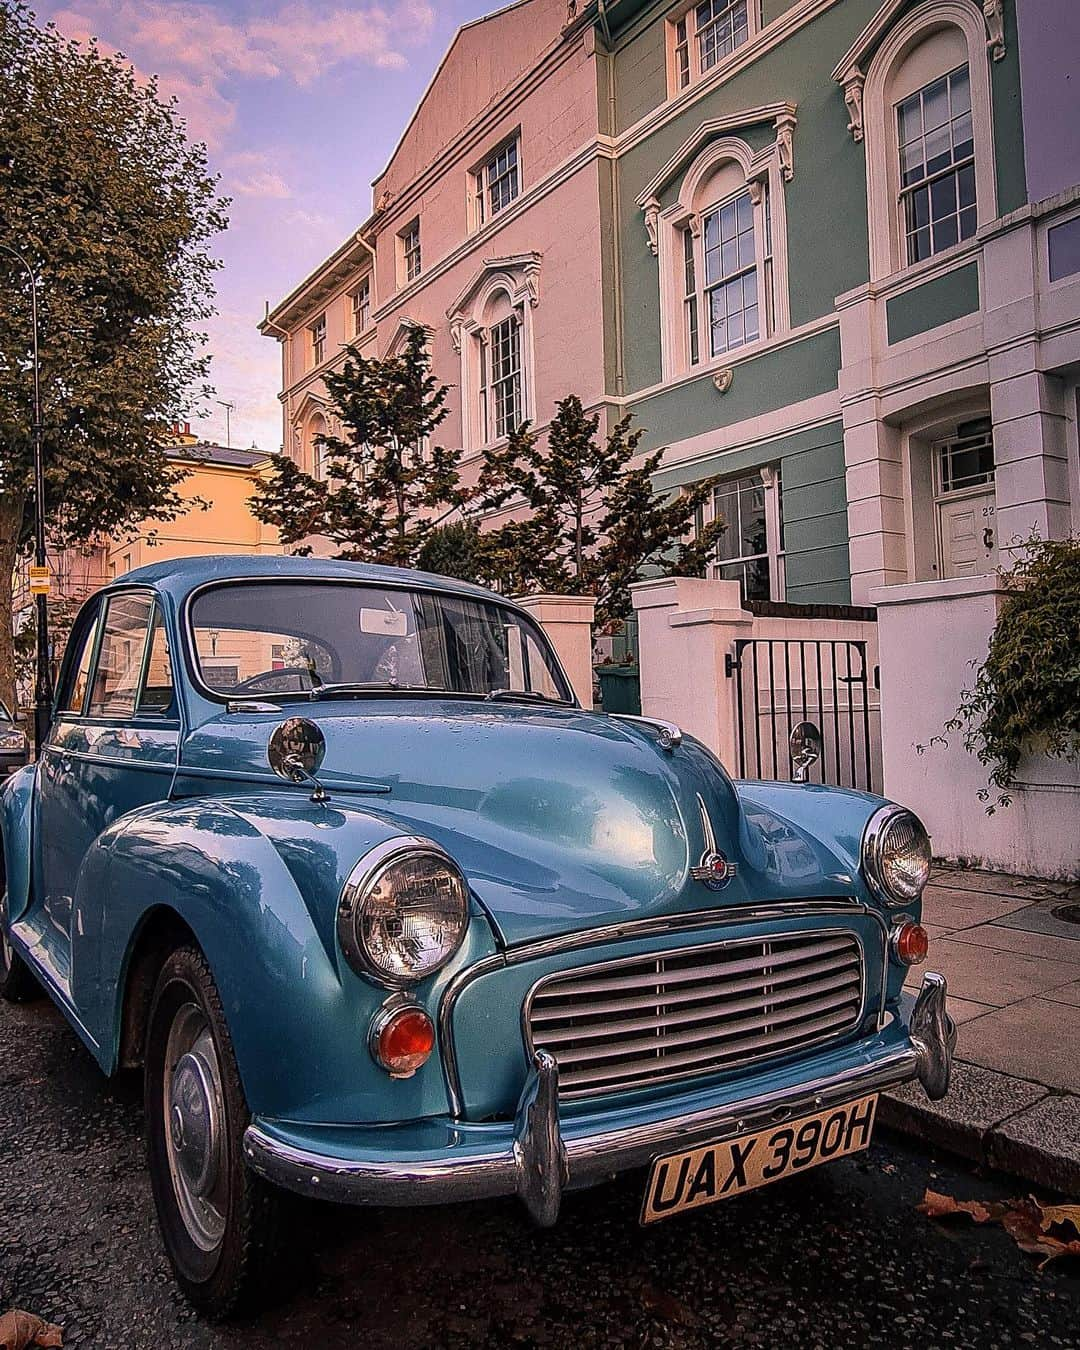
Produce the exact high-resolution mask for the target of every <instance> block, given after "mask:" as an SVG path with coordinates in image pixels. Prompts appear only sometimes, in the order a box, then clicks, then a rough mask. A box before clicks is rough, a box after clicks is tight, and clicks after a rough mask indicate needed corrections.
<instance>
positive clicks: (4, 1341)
mask: <svg viewBox="0 0 1080 1350" xmlns="http://www.w3.org/2000/svg"><path fill="white" fill-rule="evenodd" d="M63 1344H64V1333H63V1332H62V1331H61V1330H60V1328H59V1327H58V1326H55V1325H54V1324H53V1323H52V1322H43V1321H42V1320H41V1318H40V1317H35V1316H34V1314H33V1313H28V1312H23V1311H22V1310H21V1309H19V1308H13V1309H12V1311H11V1312H6V1313H3V1314H2V1315H0V1350H27V1347H28V1346H31V1345H38V1346H57V1345H61V1346H62V1345H63Z"/></svg>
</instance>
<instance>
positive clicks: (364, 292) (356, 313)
mask: <svg viewBox="0 0 1080 1350" xmlns="http://www.w3.org/2000/svg"><path fill="white" fill-rule="evenodd" d="M361 296H364V297H365V301H364V303H363V304H361V303H360V297H361ZM371 299H372V296H371V273H370V272H368V273H367V274H366V276H362V277H361V278H360V280H359V281H358V282H357V283H356V285H355V286H354V287H353V288H352V290H351V291H350V292H349V306H350V310H351V314H352V335H353V337H354V338H358V337H363V335H364V334H365V333H366V332H367V331H368V330H369V329H370V327H371ZM362 314H366V316H367V319H366V322H364V323H360V322H359V320H360V316H361V315H362Z"/></svg>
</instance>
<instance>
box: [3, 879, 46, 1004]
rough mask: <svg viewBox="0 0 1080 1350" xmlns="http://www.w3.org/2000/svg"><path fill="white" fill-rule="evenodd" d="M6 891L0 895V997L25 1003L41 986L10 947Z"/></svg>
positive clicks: (10, 1001)
mask: <svg viewBox="0 0 1080 1350" xmlns="http://www.w3.org/2000/svg"><path fill="white" fill-rule="evenodd" d="M7 925H8V913H7V891H4V892H3V894H2V895H0V998H4V999H6V1000H7V1001H8V1003H27V1002H29V1000H30V999H32V998H37V996H38V995H39V994H40V993H41V986H40V985H39V984H38V982H37V980H35V979H34V977H33V975H31V973H30V967H29V966H28V965H27V964H26V962H25V961H24V960H23V959H22V957H21V956H19V955H18V954H17V953H16V951H15V949H14V948H13V947H12V945H11V942H10V940H9V938H8V933H7Z"/></svg>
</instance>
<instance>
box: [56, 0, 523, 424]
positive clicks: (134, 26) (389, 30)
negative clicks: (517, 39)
mask: <svg viewBox="0 0 1080 1350" xmlns="http://www.w3.org/2000/svg"><path fill="white" fill-rule="evenodd" d="M496 8H498V3H497V0H450V2H449V3H438V4H428V3H426V0H382V3H359V4H356V3H347V2H346V3H341V4H336V3H334V0H328V3H325V4H323V5H321V6H316V5H315V4H312V3H304V2H303V0H301V2H300V3H289V0H262V2H261V3H243V2H242V0H228V2H227V3H226V2H224V0H223V2H222V3H159V4H154V3H149V2H144V3H139V0H70V2H69V3H67V4H38V5H37V14H38V19H39V21H41V22H44V21H45V20H47V19H51V20H52V21H53V22H54V23H56V25H57V27H58V28H59V29H60V31H61V32H62V33H64V34H65V35H67V36H69V37H76V38H85V37H87V36H90V35H93V36H96V37H97V38H98V39H99V40H100V42H101V44H102V46H103V47H106V48H114V49H117V50H119V51H122V52H123V53H124V54H125V55H126V56H129V57H130V58H131V60H132V61H133V62H134V64H135V65H136V67H137V68H138V69H139V71H140V72H142V73H144V74H147V75H149V74H152V73H153V74H157V75H158V76H159V77H160V82H161V87H162V89H163V90H164V91H165V92H166V93H169V94H175V95H176V97H177V99H178V100H179V105H180V111H181V113H182V114H183V115H184V116H185V117H186V118H187V121H188V126H189V131H190V132H191V134H192V136H193V137H194V138H197V139H199V140H204V141H205V142H206V143H207V146H208V149H209V153H210V160H211V164H212V165H213V167H214V169H215V170H216V171H217V172H218V173H220V174H221V178H222V190H223V191H224V193H225V194H226V195H227V196H230V197H232V198H233V206H232V209H231V211H230V217H231V225H230V228H229V230H228V233H227V234H225V235H224V236H222V237H221V238H220V239H219V241H218V253H219V256H220V257H221V258H222V260H223V261H224V268H223V269H222V271H221V272H219V273H218V310H219V314H218V317H217V319H216V320H215V322H214V324H213V327H212V330H211V338H210V348H211V352H212V354H213V383H214V384H215V386H216V388H217V397H218V398H220V399H225V400H228V401H229V402H232V403H235V405H236V407H235V410H234V412H233V413H232V442H233V444H234V445H244V446H248V445H251V444H252V442H253V441H254V442H255V443H256V444H257V445H258V446H259V448H260V449H263V450H276V449H277V448H278V446H279V445H280V443H281V418H280V411H279V404H278V401H277V397H276V395H277V392H278V387H279V382H280V366H279V360H278V346H277V344H276V343H275V342H271V341H270V340H269V339H268V338H264V337H260V335H259V334H258V332H257V331H256V327H255V326H256V324H257V323H258V321H259V319H261V318H262V314H263V306H264V301H266V300H269V301H270V303H271V305H273V304H274V303H275V302H276V301H277V300H279V299H281V297H282V296H283V295H285V294H286V293H287V292H288V291H289V290H290V289H291V288H292V287H293V286H294V285H295V284H296V283H297V282H298V281H299V280H301V279H302V277H304V276H305V275H306V274H307V273H308V272H309V271H310V270H311V269H312V268H313V267H314V266H315V265H316V264H317V263H318V262H319V261H320V260H321V259H322V258H324V257H325V256H326V255H327V253H329V252H330V250H331V249H332V248H333V247H334V246H335V245H336V244H338V243H340V242H341V240H342V239H343V238H344V237H345V235H346V234H347V233H348V232H349V230H351V229H355V228H356V226H357V225H358V224H359V223H360V222H361V221H362V220H363V219H364V218H365V217H366V216H367V214H368V213H369V211H370V208H371V180H372V178H374V176H375V175H376V173H378V172H379V170H380V169H381V168H382V167H383V165H384V164H385V162H386V160H387V158H388V157H389V155H390V152H391V151H392V150H393V147H394V145H395V143H396V142H397V139H398V136H399V135H400V133H401V131H402V130H403V128H404V126H405V123H406V122H407V120H408V118H409V116H410V114H411V112H412V109H413V108H414V106H415V104H416V102H417V100H418V99H419V97H420V95H421V94H422V93H423V91H424V88H425V87H426V85H427V83H428V81H429V80H430V78H431V75H432V73H433V72H434V70H435V67H436V65H437V64H438V62H439V60H440V58H441V56H442V54H443V51H444V50H445V49H446V46H447V45H448V43H449V42H450V39H451V38H452V37H453V34H454V31H455V30H456V29H457V27H458V26H459V25H460V24H462V23H465V22H467V21H468V20H469V19H473V18H476V17H477V16H478V15H480V14H483V13H486V12H488V11H490V10H493V9H496ZM192 429H193V430H198V432H199V433H200V434H201V435H203V436H204V437H206V438H207V439H211V440H222V441H223V440H224V436H225V414H224V411H223V409H221V408H220V407H218V406H216V405H215V406H213V407H212V408H211V409H210V411H209V412H208V414H207V416H206V417H205V418H204V419H203V420H201V421H200V422H199V423H198V424H197V426H195V427H193V428H192Z"/></svg>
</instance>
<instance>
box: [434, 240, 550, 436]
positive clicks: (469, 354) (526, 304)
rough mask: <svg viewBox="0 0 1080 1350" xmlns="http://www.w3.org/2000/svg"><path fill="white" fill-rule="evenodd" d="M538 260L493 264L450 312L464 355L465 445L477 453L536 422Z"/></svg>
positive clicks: (515, 259) (516, 259)
mask: <svg viewBox="0 0 1080 1350" xmlns="http://www.w3.org/2000/svg"><path fill="white" fill-rule="evenodd" d="M539 273H540V259H539V255H538V254H520V255H515V256H514V257H512V258H493V259H489V260H488V261H487V262H486V263H484V265H483V267H482V268H481V270H480V272H479V273H478V275H477V276H476V277H474V279H473V280H472V281H471V282H470V284H469V285H468V287H466V289H465V291H464V293H463V294H462V295H461V296H459V298H458V300H457V301H456V303H455V304H454V305H452V306H451V307H450V309H449V310H447V319H448V320H449V322H450V336H451V340H452V341H453V343H454V346H455V347H456V348H457V350H458V352H459V353H460V355H461V387H462V391H463V392H462V400H461V408H462V444H463V445H464V446H465V448H466V450H471V451H475V450H479V449H481V448H482V447H483V446H485V445H491V444H492V443H493V442H495V441H499V440H503V439H504V438H505V437H507V436H509V435H511V433H512V432H514V431H516V430H517V428H518V427H519V426H520V425H521V423H522V422H524V421H526V420H527V419H529V418H530V417H531V416H532V380H531V377H530V374H529V372H530V370H531V366H532V343H533V327H532V311H533V308H534V307H535V306H536V304H537V303H538V301H539V296H540V289H539Z"/></svg>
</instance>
